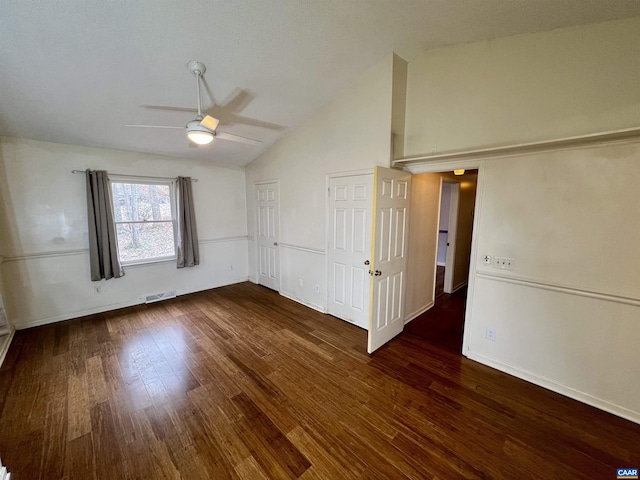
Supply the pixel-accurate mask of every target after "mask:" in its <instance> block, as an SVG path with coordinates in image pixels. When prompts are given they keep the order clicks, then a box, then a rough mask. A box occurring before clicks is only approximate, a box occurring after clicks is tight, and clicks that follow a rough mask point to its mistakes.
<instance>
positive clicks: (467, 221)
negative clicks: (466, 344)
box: [405, 170, 478, 354]
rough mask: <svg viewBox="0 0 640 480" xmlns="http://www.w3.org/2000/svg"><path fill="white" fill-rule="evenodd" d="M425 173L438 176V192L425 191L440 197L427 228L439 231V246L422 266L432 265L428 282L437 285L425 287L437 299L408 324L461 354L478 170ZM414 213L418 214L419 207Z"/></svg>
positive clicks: (409, 328)
mask: <svg viewBox="0 0 640 480" xmlns="http://www.w3.org/2000/svg"><path fill="white" fill-rule="evenodd" d="M425 175H432V176H433V175H438V176H440V191H439V195H438V192H435V191H434V192H432V193H430V194H427V195H423V197H424V198H430V199H431V201H433V200H434V199H436V200H437V201H439V211H438V215H437V216H436V215H432V218H433V220H432V222H431V225H429V226H428V227H427V228H426V229H425V230H424V232H425V235H430V234H432V233H434V234H435V235H436V236H437V252H436V255H435V258H433V257H430V258H431V260H426V264H423V265H419V266H418V268H425V269H427V270H429V271H431V269H433V283H432V284H431V285H432V286H431V285H427V288H429V289H431V288H432V289H433V290H432V291H430V290H429V291H425V292H424V294H425V297H426V298H427V299H433V301H432V303H430V305H431V306H430V308H428V309H426V311H424V312H422V313H420V314H419V315H417V316H416V317H415V318H414V319H413V320H412V321H411V322H410V323H408V324H407V325H406V326H405V331H406V332H409V333H411V334H413V335H416V336H419V337H421V338H423V339H425V340H428V341H430V342H432V343H435V344H438V345H440V346H442V347H444V348H446V349H448V350H450V351H452V352H455V353H457V354H462V342H463V334H464V320H465V312H466V301H467V283H468V280H469V269H470V260H471V243H472V238H473V222H474V214H475V207H476V191H477V179H478V170H467V171H465V172H464V173H463V174H462V175H455V174H454V172H451V171H450V172H438V173H433V174H425ZM426 184H427V183H426V182H425V185H426ZM431 184H432V185H433V182H431ZM432 188H433V187H432ZM414 207H415V205H412V208H414ZM418 208H420V207H419V206H418ZM425 208H429V207H428V206H426V207H425ZM413 213H414V215H420V211H419V210H418V211H416V210H415V209H414V212H413ZM436 223H437V225H436Z"/></svg>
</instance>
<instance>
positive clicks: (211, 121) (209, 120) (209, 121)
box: [200, 115, 220, 132]
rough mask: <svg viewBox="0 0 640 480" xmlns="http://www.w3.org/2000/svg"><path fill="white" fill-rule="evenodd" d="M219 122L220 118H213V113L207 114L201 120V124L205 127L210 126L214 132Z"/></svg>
mask: <svg viewBox="0 0 640 480" xmlns="http://www.w3.org/2000/svg"><path fill="white" fill-rule="evenodd" d="M219 123H220V120H218V119H217V118H213V117H212V116H211V115H206V116H205V117H204V118H203V119H202V120H200V125H202V126H203V127H205V128H208V129H209V130H211V131H212V132H215V131H216V128H218V124H219Z"/></svg>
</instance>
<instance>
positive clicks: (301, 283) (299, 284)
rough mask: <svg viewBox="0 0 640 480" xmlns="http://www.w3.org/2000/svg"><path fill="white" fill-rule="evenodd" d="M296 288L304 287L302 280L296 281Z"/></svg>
mask: <svg viewBox="0 0 640 480" xmlns="http://www.w3.org/2000/svg"><path fill="white" fill-rule="evenodd" d="M298 286H299V287H304V280H303V279H301V278H299V279H298Z"/></svg>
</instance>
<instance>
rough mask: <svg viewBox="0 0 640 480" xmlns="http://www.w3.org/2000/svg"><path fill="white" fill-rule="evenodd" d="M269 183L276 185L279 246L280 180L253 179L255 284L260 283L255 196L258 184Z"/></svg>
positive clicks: (280, 283) (280, 276) (256, 201)
mask: <svg viewBox="0 0 640 480" xmlns="http://www.w3.org/2000/svg"><path fill="white" fill-rule="evenodd" d="M270 183H275V184H276V185H277V186H278V202H277V205H278V247H279V246H280V245H279V244H280V180H279V179H272V180H254V182H253V200H254V202H255V205H254V208H253V225H254V233H255V235H254V237H253V238H254V244H255V246H254V249H253V250H254V259H255V279H256V282H255V283H256V284H257V285H260V263H259V262H260V251H259V245H258V198H257V195H256V193H257V190H258V188H257V187H258V186H259V185H268V184H270ZM280 263H281V262H280V250H278V266H277V267H278V293H280V290H281V289H282V269H281V268H280Z"/></svg>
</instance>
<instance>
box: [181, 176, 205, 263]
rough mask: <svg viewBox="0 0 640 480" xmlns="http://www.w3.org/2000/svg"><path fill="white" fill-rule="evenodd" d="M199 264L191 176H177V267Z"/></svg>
mask: <svg viewBox="0 0 640 480" xmlns="http://www.w3.org/2000/svg"><path fill="white" fill-rule="evenodd" d="M199 264H200V249H199V247H198V232H197V230H196V212H195V210H194V208H193V192H192V190H191V177H178V268H184V267H194V266H196V265H199Z"/></svg>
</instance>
